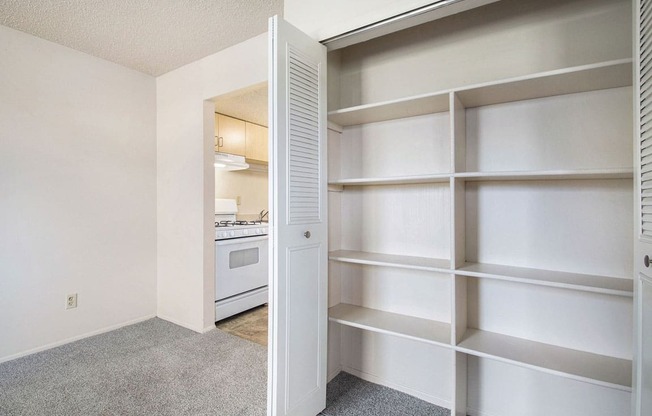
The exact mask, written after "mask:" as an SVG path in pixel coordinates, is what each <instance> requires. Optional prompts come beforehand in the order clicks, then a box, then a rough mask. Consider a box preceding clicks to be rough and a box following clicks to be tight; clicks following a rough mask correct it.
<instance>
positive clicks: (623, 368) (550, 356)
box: [456, 329, 632, 391]
mask: <svg viewBox="0 0 652 416" xmlns="http://www.w3.org/2000/svg"><path fill="white" fill-rule="evenodd" d="M456 350H458V351H460V352H463V353H467V354H471V355H475V356H478V357H485V358H492V359H496V360H499V361H503V362H507V363H510V364H515V365H518V366H522V367H527V368H532V369H536V370H540V371H543V372H546V373H550V374H555V375H559V376H562V377H567V378H571V379H575V380H580V381H584V382H588V383H592V384H597V385H601V386H605V387H610V388H614V389H618V390H624V391H632V362H631V361H630V360H624V359H621V358H614V357H607V356H604V355H598V354H593V353H589V352H584V351H578V350H572V349H569V348H563V347H558V346H554V345H549V344H543V343H540V342H535V341H529V340H526V339H522V338H516V337H510V336H507V335H501V334H496V333H492V332H487V331H480V330H477V329H467V331H466V333H465V334H464V339H463V340H462V342H460V343H459V344H458V345H457V346H456Z"/></svg>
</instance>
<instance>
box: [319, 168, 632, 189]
mask: <svg viewBox="0 0 652 416" xmlns="http://www.w3.org/2000/svg"><path fill="white" fill-rule="evenodd" d="M633 177H634V170H633V169H632V168H605V169H564V170H532V171H528V170H526V171H507V172H461V173H437V174H432V175H414V176H396V177H389V178H351V179H339V180H333V181H329V182H328V184H329V185H333V186H335V185H339V186H371V185H409V184H419V183H444V182H448V181H449V179H450V178H456V179H464V180H467V181H473V182H479V181H533V180H572V179H575V180H577V179H632V178H633Z"/></svg>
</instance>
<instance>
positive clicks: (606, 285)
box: [455, 263, 634, 297]
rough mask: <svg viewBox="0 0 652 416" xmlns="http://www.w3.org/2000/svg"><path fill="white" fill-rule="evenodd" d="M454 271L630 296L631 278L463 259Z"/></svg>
mask: <svg viewBox="0 0 652 416" xmlns="http://www.w3.org/2000/svg"><path fill="white" fill-rule="evenodd" d="M455 274H458V275H462V276H471V277H480V278H488V279H499V280H508V281H512V282H519V283H529V284H535V285H541V286H552V287H559V288H564V289H573V290H582V291H586V292H595V293H604V294H608V295H618V296H627V297H632V296H633V291H634V282H633V280H632V279H625V278H619V277H609V276H596V275H590V274H580V273H567V272H556V271H551V270H541V269H530V268H525V267H514V266H502V265H498V264H482V263H466V264H465V265H464V266H463V267H461V268H459V269H457V270H455Z"/></svg>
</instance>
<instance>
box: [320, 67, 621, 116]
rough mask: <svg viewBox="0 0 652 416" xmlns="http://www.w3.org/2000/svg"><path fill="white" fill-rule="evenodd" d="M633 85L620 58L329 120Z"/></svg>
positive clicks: (373, 106) (356, 110) (351, 110)
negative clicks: (452, 100) (451, 98)
mask: <svg viewBox="0 0 652 416" xmlns="http://www.w3.org/2000/svg"><path fill="white" fill-rule="evenodd" d="M630 85H632V60H631V59H618V60H614V61H606V62H599V63H595V64H589V65H581V66H577V67H571V68H563V69H558V70H553V71H546V72H541V73H537V74H530V75H525V76H521V77H515V78H508V79H504V80H498V81H495V82H489V83H485V84H478V85H471V86H467V87H461V88H453V89H450V90H444V91H437V92H433V93H430V94H422V95H416V96H412V97H406V98H401V99H397V100H390V101H383V102H379V103H370V104H363V105H358V106H354V107H348V108H342V109H339V110H335V111H330V112H329V113H328V120H329V121H332V122H333V123H336V124H338V125H340V126H343V127H344V126H352V125H357V124H365V123H374V122H378V121H384V120H393V119H398V118H404V117H412V116H418V115H424V114H430V113H439V112H443V111H448V110H449V94H450V93H451V92H454V93H456V94H457V96H458V97H459V99H460V101H461V102H462V103H463V105H464V107H466V108H472V107H479V106H483V105H492V104H501V103H506V102H512V101H521V100H529V99H534V98H543V97H550V96H555V95H563V94H573V93H580V92H586V91H595V90H602V89H607V88H617V87H625V86H630Z"/></svg>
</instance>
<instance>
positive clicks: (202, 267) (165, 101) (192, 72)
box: [156, 33, 267, 331]
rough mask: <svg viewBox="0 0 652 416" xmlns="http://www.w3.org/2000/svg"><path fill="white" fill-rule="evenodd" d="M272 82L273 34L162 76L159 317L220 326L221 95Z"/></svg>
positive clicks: (158, 104) (193, 324)
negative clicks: (217, 145) (217, 151)
mask: <svg viewBox="0 0 652 416" xmlns="http://www.w3.org/2000/svg"><path fill="white" fill-rule="evenodd" d="M266 81H267V33H264V34H262V35H259V36H256V37H255V38H252V39H249V40H247V41H245V42H242V43H239V44H238V45H235V46H233V47H230V48H227V49H224V50H222V51H220V52H218V53H216V54H213V55H210V56H208V57H206V58H203V59H201V60H199V61H196V62H193V63H191V64H188V65H186V66H183V67H181V68H179V69H176V70H174V71H171V72H169V73H167V74H165V75H162V76H160V77H158V78H157V79H156V112H157V142H158V147H157V183H158V185H157V219H158V239H157V242H158V243H157V244H158V245H157V247H158V260H157V264H158V288H157V289H158V293H157V314H158V316H159V317H161V318H163V319H166V320H168V321H170V322H174V323H177V324H179V325H182V326H184V327H186V328H190V329H193V330H195V331H207V330H210V329H212V328H215V322H214V320H215V225H214V220H215V206H214V197H215V171H214V169H215V168H214V167H213V160H214V140H215V130H214V123H215V122H214V112H215V103H214V102H213V101H212V99H213V98H214V97H217V96H219V95H223V94H227V93H229V92H232V91H236V90H240V89H243V88H246V87H249V86H252V85H256V84H260V83H261V82H266Z"/></svg>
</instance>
